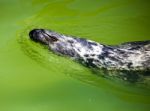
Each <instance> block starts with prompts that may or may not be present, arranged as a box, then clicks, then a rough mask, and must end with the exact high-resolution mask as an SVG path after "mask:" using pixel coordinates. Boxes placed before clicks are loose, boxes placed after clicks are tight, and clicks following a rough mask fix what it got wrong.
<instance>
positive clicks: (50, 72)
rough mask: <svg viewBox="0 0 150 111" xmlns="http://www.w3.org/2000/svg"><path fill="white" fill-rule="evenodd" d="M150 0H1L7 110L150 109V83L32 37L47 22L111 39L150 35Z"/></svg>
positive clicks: (2, 99)
mask: <svg viewBox="0 0 150 111" xmlns="http://www.w3.org/2000/svg"><path fill="white" fill-rule="evenodd" d="M149 7H150V2H149V1H148V0H122V1H121V0H82V1H81V0H32V1H30V0H0V8H1V10H0V14H1V17H0V24H1V25H0V51H1V54H0V61H1V62H0V110H1V111H91V110H92V111H133V110H136V111H149V109H150V89H149V86H139V85H137V84H136V85H135V84H127V83H120V82H119V81H113V80H108V79H105V78H102V77H100V76H97V75H96V74H94V73H92V72H91V71H90V70H89V69H88V68H86V67H84V66H82V65H80V64H78V63H75V62H73V61H72V60H70V59H68V58H66V57H60V56H57V55H55V54H53V53H51V52H49V51H48V50H47V49H46V48H44V47H42V46H41V45H39V44H35V43H33V42H32V41H30V39H29V38H28V32H29V31H30V30H31V29H33V28H47V29H52V30H55V31H58V32H61V33H64V34H68V35H75V36H79V37H84V38H87V39H91V40H94V41H97V42H101V43H105V44H118V43H121V42H126V41H135V40H136V41H137V40H148V39H149V36H150V31H149V30H150V27H149V26H150V22H149V20H150V14H149V11H150V9H149Z"/></svg>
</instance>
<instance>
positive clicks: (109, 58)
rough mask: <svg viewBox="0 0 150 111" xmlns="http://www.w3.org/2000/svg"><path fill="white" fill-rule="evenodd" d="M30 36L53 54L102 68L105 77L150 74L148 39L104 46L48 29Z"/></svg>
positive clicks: (138, 77) (133, 79) (134, 78)
mask: <svg viewBox="0 0 150 111" xmlns="http://www.w3.org/2000/svg"><path fill="white" fill-rule="evenodd" d="M29 36H30V38H31V40H33V41H35V42H38V43H41V44H43V45H47V46H48V47H49V49H50V50H51V51H53V52H54V53H56V54H59V55H66V56H68V57H71V58H72V59H74V60H76V61H79V62H80V63H82V64H84V65H85V66H87V67H90V68H94V69H101V70H103V72H104V75H107V76H108V77H109V76H112V77H118V78H121V79H123V80H128V81H130V82H136V81H139V80H141V79H143V78H144V77H145V76H146V77H150V40H147V41H135V42H127V43H122V44H119V45H104V44H100V43H98V42H94V41H92V40H87V39H84V38H77V37H73V36H67V35H63V34H59V33H57V32H54V31H51V30H47V29H33V30H32V31H30V32H29ZM116 72H117V73H116ZM118 72H119V73H118Z"/></svg>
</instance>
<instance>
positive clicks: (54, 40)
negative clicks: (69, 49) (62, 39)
mask: <svg viewBox="0 0 150 111" xmlns="http://www.w3.org/2000/svg"><path fill="white" fill-rule="evenodd" d="M49 37H50V40H51V42H56V41H58V39H57V38H56V37H54V36H49Z"/></svg>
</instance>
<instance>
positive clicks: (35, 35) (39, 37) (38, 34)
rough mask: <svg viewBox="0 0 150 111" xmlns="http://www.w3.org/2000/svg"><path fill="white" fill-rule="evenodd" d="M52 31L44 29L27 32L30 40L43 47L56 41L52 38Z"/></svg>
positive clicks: (55, 38)
mask: <svg viewBox="0 0 150 111" xmlns="http://www.w3.org/2000/svg"><path fill="white" fill-rule="evenodd" d="M51 33H53V32H52V31H49V30H44V29H33V30H31V31H30V32H29V36H30V39H31V40H33V41H35V42H39V43H42V44H45V45H48V44H49V43H54V42H56V41H58V38H57V37H56V36H54V35H53V34H51Z"/></svg>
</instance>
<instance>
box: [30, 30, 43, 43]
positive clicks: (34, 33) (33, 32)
mask: <svg viewBox="0 0 150 111" xmlns="http://www.w3.org/2000/svg"><path fill="white" fill-rule="evenodd" d="M40 31H41V29H33V30H31V31H30V32H29V37H30V39H32V40H34V41H38V36H37V35H38V33H39V32H40Z"/></svg>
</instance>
